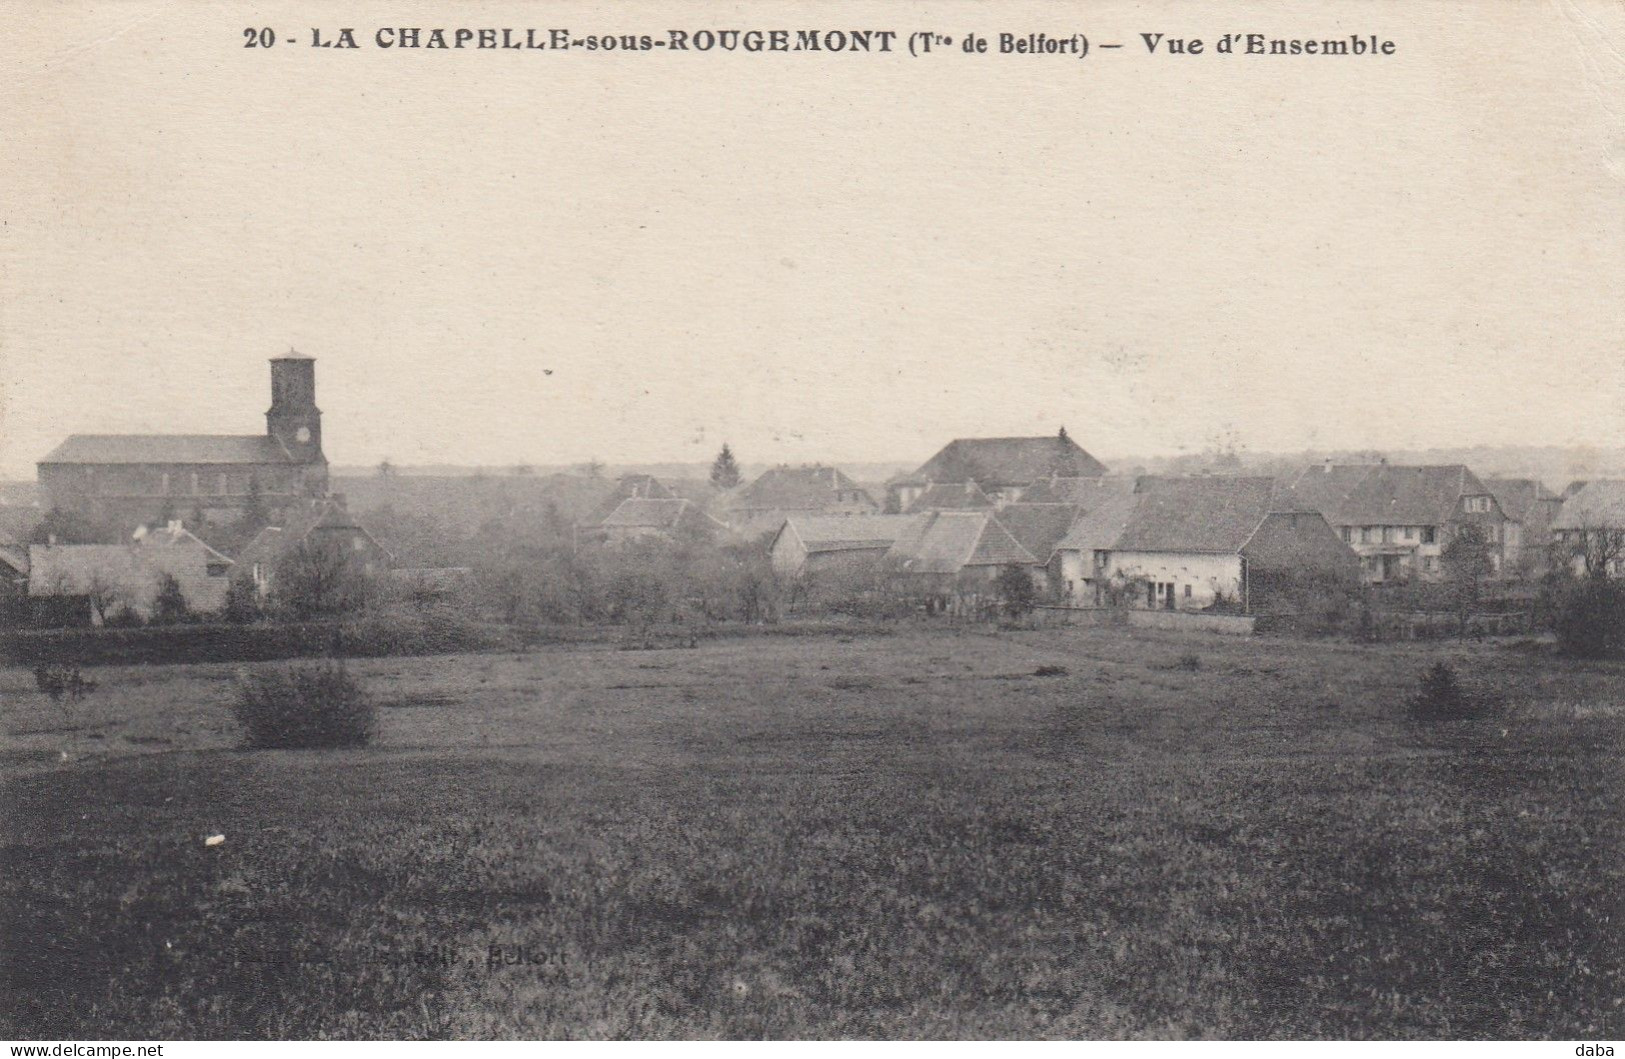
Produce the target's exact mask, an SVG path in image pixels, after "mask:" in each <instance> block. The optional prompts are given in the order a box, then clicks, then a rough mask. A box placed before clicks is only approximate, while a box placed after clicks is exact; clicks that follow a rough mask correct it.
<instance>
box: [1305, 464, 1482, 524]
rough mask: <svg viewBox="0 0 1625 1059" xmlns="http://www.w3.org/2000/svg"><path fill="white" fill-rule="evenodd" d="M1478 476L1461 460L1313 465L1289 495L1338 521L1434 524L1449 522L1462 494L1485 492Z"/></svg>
mask: <svg viewBox="0 0 1625 1059" xmlns="http://www.w3.org/2000/svg"><path fill="white" fill-rule="evenodd" d="M1489 494H1490V490H1489V489H1488V488H1487V487H1486V486H1485V485H1484V483H1483V482H1481V481H1479V480H1478V477H1477V476H1476V475H1475V474H1473V472H1472V471H1470V470H1468V469H1467V467H1466V466H1465V465H1463V464H1459V463H1451V464H1437V465H1427V466H1411V467H1405V466H1395V465H1392V464H1386V463H1382V464H1356V465H1333V466H1332V468H1331V469H1330V470H1327V469H1326V468H1323V467H1311V468H1309V469H1308V470H1306V471H1304V472H1303V474H1301V475H1299V476H1298V480H1297V481H1296V482H1294V483H1293V487H1292V491H1291V494H1290V495H1291V496H1292V497H1293V498H1294V499H1295V500H1296V501H1297V502H1298V503H1299V504H1300V505H1302V506H1303V507H1304V508H1305V509H1307V510H1311V511H1319V512H1320V513H1321V514H1323V515H1325V516H1326V520H1327V521H1328V522H1332V523H1335V524H1339V525H1345V526H1347V525H1389V526H1392V525H1420V526H1425V525H1438V524H1441V523H1444V522H1448V521H1450V519H1451V518H1452V517H1453V516H1454V515H1455V513H1456V508H1457V506H1458V504H1459V503H1460V501H1461V498H1462V497H1463V496H1468V495H1489Z"/></svg>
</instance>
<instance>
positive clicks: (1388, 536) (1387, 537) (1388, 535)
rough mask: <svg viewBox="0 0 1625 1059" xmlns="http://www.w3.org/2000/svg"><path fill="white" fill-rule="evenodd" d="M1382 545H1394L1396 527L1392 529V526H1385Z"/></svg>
mask: <svg viewBox="0 0 1625 1059" xmlns="http://www.w3.org/2000/svg"><path fill="white" fill-rule="evenodd" d="M1382 543H1384V544H1392V543H1394V527H1392V526H1384V527H1383V528H1382Z"/></svg>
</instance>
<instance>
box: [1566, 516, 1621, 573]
mask: <svg viewBox="0 0 1625 1059" xmlns="http://www.w3.org/2000/svg"><path fill="white" fill-rule="evenodd" d="M1552 549H1553V551H1554V552H1555V556H1554V558H1555V561H1556V563H1557V564H1558V565H1559V566H1561V567H1562V568H1563V569H1565V570H1574V569H1575V568H1576V567H1578V568H1579V570H1578V572H1579V573H1580V574H1581V575H1582V576H1584V577H1588V578H1591V577H1596V578H1603V577H1608V576H1609V575H1610V574H1611V573H1614V572H1617V571H1618V570H1619V569H1620V568H1621V567H1622V566H1625V529H1621V528H1619V527H1617V526H1615V527H1610V526H1592V525H1585V526H1580V527H1578V528H1575V529H1567V530H1563V531H1561V535H1560V537H1559V538H1558V539H1557V540H1554V541H1553V542H1552Z"/></svg>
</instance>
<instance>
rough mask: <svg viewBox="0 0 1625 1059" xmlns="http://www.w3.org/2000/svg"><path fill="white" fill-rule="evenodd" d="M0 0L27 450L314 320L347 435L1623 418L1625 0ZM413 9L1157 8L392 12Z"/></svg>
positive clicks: (1001, 430) (1496, 440)
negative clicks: (604, 41) (882, 44)
mask: <svg viewBox="0 0 1625 1059" xmlns="http://www.w3.org/2000/svg"><path fill="white" fill-rule="evenodd" d="M0 7H3V8H4V14H5V17H6V21H5V23H4V24H5V25H7V26H8V27H9V30H8V33H7V34H6V35H5V36H4V37H3V38H0V63H3V64H4V68H5V70H6V75H5V77H4V78H0V104H3V106H0V113H4V114H6V115H8V116H9V117H8V118H7V119H6V122H5V126H4V127H3V128H0V144H3V150H4V154H3V156H0V188H3V195H0V209H3V211H4V217H3V220H4V224H3V227H0V477H11V478H17V477H25V478H26V477H31V476H32V469H33V464H34V461H36V460H38V459H39V458H40V457H41V456H43V455H44V454H45V453H46V452H48V451H49V450H50V449H51V448H52V447H54V446H55V445H56V444H57V443H58V442H59V441H60V440H61V439H62V438H63V437H65V436H66V435H67V434H70V433H75V432H83V433H147V432H157V433H258V432H260V431H262V430H263V429H264V419H263V413H264V411H265V409H266V407H267V406H268V404H269V369H268V366H267V363H266V361H267V360H268V358H270V357H273V356H276V355H278V354H280V353H283V352H285V351H286V350H288V349H289V348H290V347H292V348H296V349H297V350H299V351H300V352H301V353H304V354H307V355H310V356H313V357H315V358H316V360H317V366H316V371H317V393H318V403H319V404H320V406H321V408H322V409H323V412H324V419H323V425H324V442H325V448H326V451H327V455H328V457H329V459H330V460H332V461H333V462H334V463H337V464H345V465H368V464H371V463H375V462H377V461H378V460H379V459H381V458H384V457H388V458H389V459H391V460H392V461H393V462H395V463H396V464H398V465H410V464H423V463H437V464H447V463H452V464H456V463H463V464H486V465H498V466H500V465H507V464H514V463H519V462H527V463H532V464H538V465H540V464H557V463H571V462H576V461H583V460H589V459H599V460H603V461H605V462H608V463H612V464H613V463H633V462H644V461H700V460H707V459H709V458H710V457H711V456H712V455H713V454H714V453H715V451H716V450H717V448H718V446H719V445H720V444H721V443H722V442H723V441H727V442H728V443H729V444H730V445H731V446H732V448H733V449H734V451H735V452H736V453H738V454H739V456H740V458H741V459H742V460H745V461H747V462H752V463H757V462H779V461H786V462H802V461H810V460H825V461H835V462H840V461H843V460H845V461H870V460H873V461H883V460H898V461H902V462H908V461H911V460H915V459H923V458H924V457H926V456H928V455H929V454H930V453H931V452H933V451H934V450H935V449H937V448H938V447H940V445H941V444H942V443H943V442H945V441H946V440H948V439H950V438H953V437H958V436H974V435H1020V434H1049V433H1053V432H1054V431H1055V430H1056V429H1057V428H1058V427H1059V426H1061V425H1063V424H1064V425H1065V426H1066V428H1067V430H1068V432H1069V433H1070V434H1071V435H1072V436H1073V437H1074V438H1075V439H1077V440H1078V441H1079V442H1080V443H1081V444H1082V445H1083V446H1084V447H1085V448H1087V449H1089V450H1091V451H1095V452H1102V453H1136V454H1148V455H1157V454H1173V453H1178V452H1188V451H1198V450H1201V449H1203V448H1204V447H1207V446H1209V445H1211V444H1212V443H1213V442H1214V441H1215V440H1220V439H1222V440H1224V441H1226V442H1230V443H1234V444H1238V445H1240V446H1242V447H1245V448H1249V449H1253V450H1257V451H1290V450H1296V449H1304V448H1318V449H1379V450H1380V449H1413V448H1421V447H1428V446H1467V445H1548V444H1552V445H1583V444H1593V445H1595V444H1616V445H1618V444H1625V347H1622V344H1621V336H1622V335H1625V298H1621V297H1620V292H1621V288H1622V284H1621V279H1622V276H1625V196H1622V194H1621V187H1622V179H1625V125H1622V121H1621V114H1622V109H1625V97H1622V95H1621V93H1620V92H1619V86H1620V84H1621V74H1622V73H1625V69H1622V68H1625V59H1622V56H1621V53H1620V51H1619V44H1618V42H1619V41H1620V40H1621V39H1625V8H1622V7H1620V6H1619V5H1617V4H1612V3H1606V2H1578V0H1568V2H1562V3H1535V2H1531V3H1518V4H1514V3H1505V4H1498V3H1458V4H1422V5H1398V4H1393V5H1368V4H1355V3H1348V4H1342V5H1335V6H1334V5H1324V6H1322V5H1315V4H1293V5H1285V4H1283V5H1271V4H1253V5H1250V6H1248V7H1245V8H1243V7H1239V6H1230V7H1225V6H1222V5H1197V4H1194V3H1186V4H1176V3H1124V4H1116V5H1113V4H1090V5H1087V6H1086V5H1079V4H1059V3H1049V4H1043V5H1022V4H1003V5H998V6H994V5H985V4H971V3H952V4H930V5H914V4H889V5H881V4H878V3H876V4H868V5H861V4H853V3H821V4H816V5H814V4H809V3H802V4H777V3H771V2H768V3H762V4H759V5H736V4H731V3H730V4H721V3H707V2H698V0H696V2H656V0H648V2H643V3H636V4H628V5H620V6H613V5H608V4H604V5H600V6H597V7H594V6H590V5H581V4H565V3H558V4H549V5H541V4H534V5H499V4H481V3H476V4H469V5H453V4H450V3H443V4H439V5H414V4H411V3H399V4H389V5H377V4H369V3H365V2H354V3H352V2H345V3H331V4H306V5H304V6H303V7H295V6H289V5H277V4H256V5H253V6H248V7H234V6H231V5H197V4H182V3H170V4H152V3H140V2H127V3H118V4H109V5H105V6H101V5H91V4H86V3H69V4H66V5H61V6H53V7H51V8H50V9H49V10H48V11H47V10H44V9H41V8H37V7H36V6H35V5H31V4H29V5H25V4H21V3H11V4H0ZM262 25H263V26H270V27H274V28H276V29H277V32H278V33H279V36H280V37H281V38H282V39H283V40H285V39H286V38H288V37H292V38H294V39H296V40H298V41H299V42H300V43H299V44H298V45H293V46H290V45H287V44H285V43H279V44H278V45H276V46H274V47H272V48H270V49H257V48H245V47H243V36H242V31H243V29H244V28H245V27H248V26H262ZM408 25H412V26H420V27H425V28H428V27H434V26H444V27H456V26H459V25H463V26H476V27H477V26H514V27H533V26H536V27H544V28H545V27H557V26H563V27H567V28H570V29H572V30H573V31H574V32H575V33H577V34H584V33H591V32H652V33H663V32H664V31H665V30H667V29H670V28H678V27H690V28H704V27H743V28H751V27H759V28H774V27H779V26H788V27H790V28H806V27H814V26H816V27H831V28H846V27H858V26H872V27H876V28H895V29H897V30H899V31H900V32H902V33H904V34H905V35H906V34H907V33H908V32H909V31H910V30H911V29H913V28H915V27H931V28H939V31H941V32H943V33H945V34H948V35H952V36H954V37H955V39H956V40H959V39H962V37H963V35H964V34H966V33H969V32H981V33H984V34H989V35H994V34H997V33H998V32H1002V31H1014V32H1019V33H1026V32H1037V31H1047V32H1050V33H1051V34H1054V35H1064V34H1069V33H1073V32H1080V31H1081V32H1083V33H1085V34H1086V35H1088V36H1089V37H1090V38H1091V40H1093V41H1095V42H1111V41H1118V42H1121V43H1123V44H1124V45H1125V46H1124V47H1123V48H1122V49H1120V50H1117V51H1105V50H1101V49H1099V48H1096V49H1094V50H1093V52H1092V53H1091V55H1090V56H1089V57H1088V58H1085V59H1081V60H1080V59H1076V58H1070V57H1055V56H999V55H987V56H975V55H965V54H962V53H956V54H951V55H937V56H931V57H919V58H911V57H909V56H908V55H906V54H896V55H891V56H874V55H870V56H850V55H831V54H819V55H806V54H800V55H771V56H764V55H742V54H733V55H724V54H720V53H712V54H708V55H705V56H697V55H693V54H689V55H671V54H665V53H659V54H654V55H595V56H589V55H587V54H584V53H581V52H568V53H555V52H480V51H473V50H467V51H462V52H455V51H454V52H432V53H431V52H423V51H418V52H404V51H384V50H380V49H377V48H374V47H371V46H370V38H371V34H372V32H373V30H374V29H376V28H377V27H379V26H408ZM340 26H352V27H355V28H356V29H357V31H358V34H357V35H358V37H361V38H362V41H363V43H364V44H367V45H368V46H366V47H364V48H362V49H361V50H358V51H354V52H336V51H331V50H316V49H312V48H310V47H308V46H307V44H306V42H307V41H308V38H309V36H310V29H311V27H320V28H325V29H326V30H328V32H329V35H331V34H332V33H333V32H336V29H337V28H338V27H340ZM1230 31H1245V32H1251V31H1258V32H1264V33H1267V34H1269V35H1272V36H1283V37H1284V36H1304V37H1314V38H1322V37H1329V36H1334V35H1338V34H1349V33H1365V34H1370V33H1375V34H1377V35H1378V36H1379V37H1382V38H1388V39H1393V40H1394V41H1395V42H1396V46H1397V51H1396V54H1395V55H1394V56H1391V57H1386V58H1374V57H1365V58H1356V57H1343V58H1325V57H1299V58H1288V57H1246V58H1243V57H1237V56H1230V57H1221V56H1218V55H1216V54H1214V53H1213V52H1212V50H1211V49H1212V47H1213V42H1214V41H1215V40H1216V39H1217V38H1218V37H1219V36H1221V35H1222V34H1223V33H1225V32H1230ZM1142 32H1161V33H1164V34H1167V35H1168V36H1186V37H1201V38H1205V39H1206V40H1207V42H1208V44H1207V49H1208V50H1207V51H1206V52H1205V53H1204V54H1203V55H1200V56H1190V55H1186V56H1172V55H1166V54H1159V55H1148V54H1147V53H1146V52H1145V49H1144V47H1143V45H1141V44H1140V43H1139V36H1138V35H1139V34H1140V33H1142ZM995 39H996V38H995ZM995 47H996V44H995Z"/></svg>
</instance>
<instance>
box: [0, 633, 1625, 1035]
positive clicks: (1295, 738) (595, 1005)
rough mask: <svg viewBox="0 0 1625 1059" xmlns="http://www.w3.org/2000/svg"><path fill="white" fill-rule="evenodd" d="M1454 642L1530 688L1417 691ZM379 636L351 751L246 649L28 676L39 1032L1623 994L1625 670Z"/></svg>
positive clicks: (1494, 657) (17, 733)
mask: <svg viewBox="0 0 1625 1059" xmlns="http://www.w3.org/2000/svg"><path fill="white" fill-rule="evenodd" d="M1191 654H1195V655H1196V656H1197V657H1198V659H1199V660H1200V665H1199V668H1196V669H1190V668H1186V667H1187V666H1189V662H1187V661H1183V660H1184V659H1185V656H1187V655H1191ZM1439 658H1446V659H1450V660H1453V661H1455V662H1456V663H1458V665H1460V666H1461V668H1462V669H1463V671H1464V672H1467V673H1469V674H1471V675H1472V676H1473V678H1474V679H1475V680H1477V681H1478V682H1479V683H1480V684H1481V685H1483V686H1485V687H1492V688H1494V689H1495V693H1496V695H1497V697H1498V699H1499V702H1500V705H1501V707H1502V713H1503V716H1502V717H1501V718H1498V719H1496V720H1494V721H1484V722H1464V723H1457V724H1451V725H1443V726H1436V727H1434V728H1430V729H1427V730H1418V729H1416V728H1414V727H1412V726H1410V725H1409V724H1408V723H1406V722H1405V721H1404V719H1403V714H1404V711H1403V698H1404V696H1405V695H1407V694H1409V693H1410V691H1411V690H1412V689H1413V688H1414V685H1415V681H1416V677H1417V675H1418V674H1419V673H1420V671H1421V670H1422V669H1423V668H1425V666H1426V665H1427V664H1429V663H1430V662H1432V661H1434V660H1437V659H1439ZM1040 665H1062V666H1065V667H1066V668H1067V670H1068V673H1067V674H1066V675H1063V676H1058V677H1037V676H1034V675H1033V674H1034V673H1035V670H1036V668H1037V667H1038V666H1040ZM354 669H355V670H356V671H358V672H360V673H362V674H364V675H365V676H366V677H367V678H368V680H369V683H370V685H371V686H372V687H373V688H374V689H375V691H377V693H378V694H379V696H380V697H381V698H382V699H383V700H384V702H385V703H386V708H385V710H384V711H383V712H384V715H385V716H384V724H383V733H382V737H381V740H380V743H379V744H378V745H377V746H375V747H374V748H373V749H370V750H365V751H344V752H266V753H246V752H240V751H237V750H235V749H232V747H233V741H234V735H233V734H232V730H231V728H230V724H229V714H228V711H227V702H228V698H229V692H230V684H229V679H228V678H229V677H230V675H231V670H230V669H229V668H226V667H207V666H192V667H172V668H168V669H161V670H158V669H154V670H124V671H101V672H102V673H105V674H106V679H104V681H103V685H104V687H103V689H102V691H99V692H98V693H97V696H96V697H95V698H94V700H93V701H92V702H91V703H88V704H86V705H85V706H84V707H82V708H81V710H80V712H79V713H78V714H77V715H75V716H73V717H71V718H63V717H60V716H57V715H54V714H53V713H52V708H51V707H49V706H48V705H47V704H44V703H42V702H40V701H39V700H38V699H37V697H36V696H32V693H31V692H29V691H27V690H26V689H27V675H26V674H23V673H8V674H5V675H4V677H0V694H3V695H4V700H3V702H4V710H5V713H4V718H3V722H0V723H3V724H4V731H5V743H4V744H3V747H0V750H3V752H4V753H5V754H6V757H5V760H6V761H7V772H6V781H5V786H4V793H3V795H0V797H3V803H0V810H3V815H4V817H5V823H4V824H3V825H0V826H3V829H4V830H3V831H0V836H3V840H4V849H3V850H0V857H3V858H4V863H5V864H6V866H7V871H6V874H5V881H4V884H3V889H0V917H3V918H0V946H4V948H3V950H0V976H3V978H0V982H3V987H0V997H3V999H0V1003H3V1004H4V1005H5V1007H4V1010H3V1011H0V1034H3V1035H6V1036H17V1037H30V1036H38V1037H46V1036H50V1037H81V1038H89V1037H97V1036H113V1037H137V1036H139V1037H311V1036H366V1037H371V1036H404V1037H423V1036H431V1037H444V1036H459V1037H464V1036H466V1037H487V1036H490V1037H508V1036H549V1037H626V1036H635V1037H659V1036H726V1037H741V1036H743V1037H750V1036H862V1037H893V1036H908V1037H935V1036H951V1037H963V1036H1022V1037H1029V1036H1083V1037H1098V1036H1112V1037H1119V1036H1159V1037H1169V1036H1172V1037H1183V1036H1221V1037H1452V1038H1454V1037H1520V1038H1521V1037H1551V1038H1608V1037H1619V1036H1621V1035H1622V1031H1625V1010H1622V1006H1621V998H1622V997H1625V974H1622V966H1621V965H1622V960H1625V957H1622V956H1621V953H1622V952H1625V946H1622V945H1621V941H1622V940H1625V938H1622V936H1621V930H1620V916H1621V912H1622V909H1621V899H1620V897H1619V894H1620V892H1621V891H1620V881H1621V874H1622V869H1625V861H1622V858H1621V853H1622V850H1625V846H1622V844H1621V821H1622V812H1621V811H1622V809H1625V804H1622V801H1625V799H1622V797H1621V793H1622V784H1621V779H1622V777H1621V775H1620V765H1619V760H1620V758H1619V751H1620V748H1621V733H1622V727H1625V709H1622V699H1625V695H1622V689H1625V670H1622V669H1621V668H1620V667H1617V666H1615V667H1608V666H1590V667H1583V666H1569V665H1565V664H1561V663H1558V662H1557V661H1555V660H1552V659H1550V658H1547V657H1544V656H1540V655H1534V654H1523V653H1518V652H1514V651H1509V650H1505V649H1497V648H1493V647H1473V648H1458V647H1436V648H1423V647H1403V648H1396V647H1388V648H1357V647H1350V646H1336V645H1306V644H1296V643H1270V642H1269V641H1260V642H1258V643H1257V644H1251V643H1247V644H1237V643H1230V642H1222V641H1217V640H1209V639H1192V638H1180V637H1175V636H1146V635H1144V634H1142V635H1140V636H1138V637H1136V636H1133V635H1130V634H1128V633H1125V632H1119V631H1112V630H1055V631H1046V632H1032V633H1022V634H1015V635H1004V636H990V635H984V634H974V633H973V634H960V635H956V634H953V633H948V632H943V633H925V632H921V633H909V634H903V635H898V636H894V637H877V638H859V639H857V640H855V641H853V642H846V643H842V642H839V641H837V640H835V639H802V640H795V641H785V642H755V643H733V644H726V643H723V644H715V645H708V646H704V647H701V648H700V649H698V650H692V651H651V652H617V651H613V650H602V649H591V648H575V649H559V650H550V651H544V652H539V653H536V654H531V655H526V656H520V657H507V656H503V657H492V656H469V657H457V658H441V659H423V660H398V659H397V660H390V661H379V662H369V663H362V664H356V665H355V666H354ZM64 754H65V755H66V760H63V755H64ZM215 833H223V834H224V835H225V836H226V841H225V842H224V843H222V844H220V845H217V846H213V847H206V846H205V845H204V844H203V842H202V839H203V837H204V836H206V835H210V834H215ZM493 945H496V946H502V947H503V948H504V953H505V954H506V955H509V956H512V955H514V953H515V949H516V947H518V946H524V947H526V949H527V950H528V952H529V955H530V957H531V959H532V960H534V961H537V962H532V963H528V964H521V965H513V964H504V965H499V966H488V965H487V958H488V955H489V951H490V947H491V946H493Z"/></svg>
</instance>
